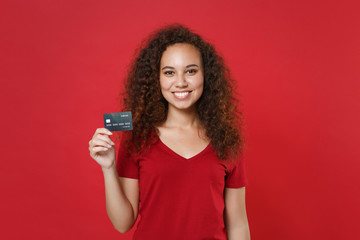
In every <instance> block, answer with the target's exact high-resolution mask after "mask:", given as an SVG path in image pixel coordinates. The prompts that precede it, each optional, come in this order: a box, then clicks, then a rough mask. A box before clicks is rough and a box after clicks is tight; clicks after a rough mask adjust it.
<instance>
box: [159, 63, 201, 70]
mask: <svg viewBox="0 0 360 240" xmlns="http://www.w3.org/2000/svg"><path fill="white" fill-rule="evenodd" d="M189 67H197V68H199V66H198V65H196V64H189V65H187V66H186V67H185V68H189ZM166 68H168V69H175V68H174V67H170V66H165V67H163V68H162V69H161V70H164V69H166Z"/></svg>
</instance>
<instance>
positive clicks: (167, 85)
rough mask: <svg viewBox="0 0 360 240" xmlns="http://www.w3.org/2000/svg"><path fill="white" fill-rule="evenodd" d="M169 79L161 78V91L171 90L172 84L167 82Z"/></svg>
mask: <svg viewBox="0 0 360 240" xmlns="http://www.w3.org/2000/svg"><path fill="white" fill-rule="evenodd" d="M166 80H167V79H162V78H160V87H161V90H167V89H169V88H170V86H171V84H170V82H169V81H166Z"/></svg>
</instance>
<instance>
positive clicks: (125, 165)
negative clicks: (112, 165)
mask: <svg viewBox="0 0 360 240" xmlns="http://www.w3.org/2000/svg"><path fill="white" fill-rule="evenodd" d="M125 140H126V138H125V137H122V139H121V141H120V146H119V150H118V154H117V161H116V170H117V172H118V174H119V177H127V178H134V179H139V167H138V164H137V162H136V159H135V158H134V157H133V156H132V155H131V154H130V152H129V149H128V148H127V147H126V144H125Z"/></svg>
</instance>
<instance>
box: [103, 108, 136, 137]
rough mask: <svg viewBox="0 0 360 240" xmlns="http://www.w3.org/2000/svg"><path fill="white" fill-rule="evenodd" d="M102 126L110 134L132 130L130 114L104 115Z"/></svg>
mask: <svg viewBox="0 0 360 240" xmlns="http://www.w3.org/2000/svg"><path fill="white" fill-rule="evenodd" d="M104 126H105V128H106V129H108V130H109V131H111V132H113V131H127V130H132V129H133V125H132V116H131V112H118V113H104Z"/></svg>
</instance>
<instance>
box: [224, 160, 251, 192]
mask: <svg viewBox="0 0 360 240" xmlns="http://www.w3.org/2000/svg"><path fill="white" fill-rule="evenodd" d="M247 185H248V179H247V176H246V171H245V162H244V158H243V154H239V157H238V159H236V162H235V165H234V166H233V167H232V168H231V169H229V171H227V172H226V177H225V187H227V188H241V187H245V186H247Z"/></svg>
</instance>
